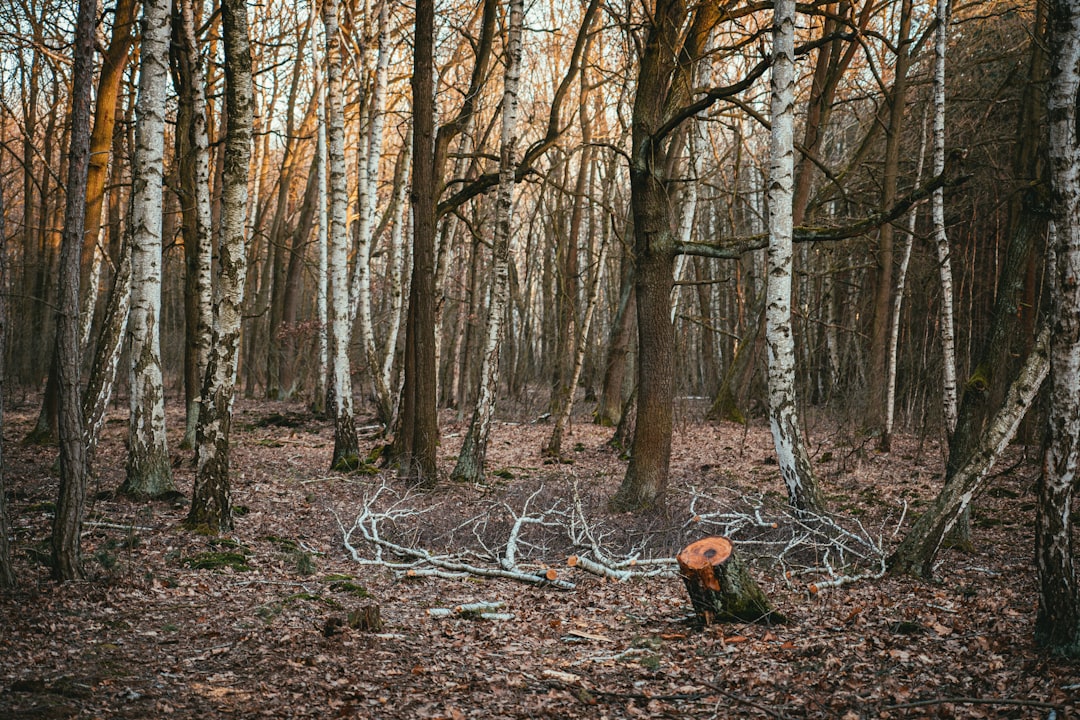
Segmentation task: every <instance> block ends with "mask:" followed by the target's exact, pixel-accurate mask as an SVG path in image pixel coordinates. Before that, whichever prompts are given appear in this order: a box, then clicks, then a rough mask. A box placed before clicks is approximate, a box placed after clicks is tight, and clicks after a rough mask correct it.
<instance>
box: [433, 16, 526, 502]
mask: <svg viewBox="0 0 1080 720" xmlns="http://www.w3.org/2000/svg"><path fill="white" fill-rule="evenodd" d="M524 7H525V3H524V0H510V22H509V25H508V27H507V33H506V35H507V37H506V72H505V75H504V79H503V99H502V128H501V133H502V135H501V141H500V153H499V189H498V194H497V196H496V199H495V237H494V239H493V241H492V249H491V252H492V264H493V267H492V275H493V277H492V281H491V289H490V294H491V297H490V302H489V303H488V319H487V335H486V338H485V341H484V354H483V360H482V362H481V366H480V387H479V391H478V392H477V398H476V405H475V407H474V408H473V415H472V420H471V421H470V423H469V430H468V432H467V433H466V434H465V439H464V441H463V442H462V447H461V452H460V453H459V454H458V461H457V465H456V466H455V467H454V472H453V474H452V476H451V477H453V479H455V480H459V481H467V482H478V481H480V480H482V479H483V477H484V462H485V459H486V456H487V443H488V437H489V434H490V432H491V419H492V417H493V416H494V415H495V396H496V391H497V390H498V384H499V351H500V349H501V345H502V326H503V317H504V316H505V314H506V305H507V299H508V298H507V296H508V294H509V287H508V278H509V263H510V236H511V232H512V229H511V226H510V223H511V220H512V218H511V213H512V210H513V204H514V171H515V169H516V167H517V146H518V142H519V140H520V135H519V131H518V127H517V116H518V85H519V82H520V79H521V55H522V38H521V36H522V24H523V22H524Z"/></svg>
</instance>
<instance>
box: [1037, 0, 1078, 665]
mask: <svg viewBox="0 0 1080 720" xmlns="http://www.w3.org/2000/svg"><path fill="white" fill-rule="evenodd" d="M1049 17H1050V38H1049V42H1048V43H1047V45H1048V46H1049V48H1050V54H1051V64H1050V88H1049V93H1048V95H1047V118H1048V120H1049V122H1050V135H1049V154H1050V179H1051V208H1052V212H1053V218H1054V242H1053V244H1052V249H1053V270H1052V272H1051V280H1050V297H1051V302H1052V305H1051V310H1050V313H1051V320H1050V321H1051V324H1052V327H1053V329H1054V334H1053V336H1052V337H1051V339H1050V408H1049V413H1048V418H1047V425H1048V433H1047V435H1048V438H1047V446H1046V455H1045V460H1044V462H1043V473H1042V477H1041V479H1040V482H1039V508H1038V512H1037V513H1036V519H1035V565H1036V568H1037V570H1038V576H1039V612H1038V616H1037V618H1036V621H1035V638H1036V640H1038V642H1039V643H1040V644H1041V645H1043V646H1045V647H1048V648H1050V649H1052V650H1054V651H1056V652H1059V653H1062V654H1065V655H1070V656H1074V657H1075V656H1080V589H1078V583H1077V577H1076V568H1075V565H1074V561H1073V544H1072V530H1073V528H1072V515H1071V505H1072V496H1073V493H1075V492H1076V489H1077V487H1078V486H1080V477H1078V470H1080V468H1078V467H1077V466H1078V464H1080V462H1078V454H1080V387H1078V386H1080V283H1078V282H1077V278H1080V134H1078V132H1077V127H1076V122H1077V120H1078V114H1077V100H1078V99H1080V0H1053V1H1052V2H1051V3H1050V16H1049Z"/></svg>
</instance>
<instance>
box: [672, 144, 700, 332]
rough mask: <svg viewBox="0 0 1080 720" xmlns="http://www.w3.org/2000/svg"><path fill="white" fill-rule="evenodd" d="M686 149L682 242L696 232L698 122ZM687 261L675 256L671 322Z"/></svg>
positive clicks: (680, 296)
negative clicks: (688, 166) (686, 168)
mask: <svg viewBox="0 0 1080 720" xmlns="http://www.w3.org/2000/svg"><path fill="white" fill-rule="evenodd" d="M686 150H687V154H688V155H689V160H690V162H689V165H690V170H691V173H690V178H689V179H688V181H687V183H686V193H685V197H684V198H683V206H682V214H681V215H680V216H679V243H681V244H686V243H689V242H690V239H691V237H692V236H693V233H694V216H695V214H696V213H697V203H698V190H697V186H698V177H699V176H700V173H701V160H700V158H699V153H698V128H697V125H696V124H695V125H694V127H692V128H690V132H689V133H688V134H687V138H686ZM686 262H687V257H686V255H679V256H678V257H677V258H675V271H674V273H673V275H674V278H675V288H674V289H673V290H672V292H671V322H673V323H674V322H675V318H677V317H678V316H679V300H680V299H681V298H682V288H681V287H680V286H679V282H681V281H682V279H683V276H684V274H685V272H686Z"/></svg>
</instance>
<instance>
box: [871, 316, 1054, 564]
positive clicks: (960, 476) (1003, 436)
mask: <svg viewBox="0 0 1080 720" xmlns="http://www.w3.org/2000/svg"><path fill="white" fill-rule="evenodd" d="M1048 341H1049V331H1048V330H1044V331H1043V332H1042V333H1041V334H1040V335H1039V338H1038V339H1037V340H1036V344H1035V347H1034V348H1033V349H1032V351H1031V354H1030V355H1029V356H1028V359H1027V361H1026V362H1025V363H1024V367H1023V368H1022V369H1021V371H1020V374H1019V376H1018V377H1017V378H1016V380H1015V381H1014V382H1013V384H1012V386H1011V387H1010V388H1009V392H1008V396H1007V397H1006V398H1005V403H1004V404H1003V405H1002V408H1001V410H999V411H998V413H997V415H996V416H995V417H994V418H993V420H992V421H991V422H990V423H989V425H987V427H986V430H985V431H984V432H983V434H982V436H981V437H980V438H979V442H978V443H977V445H976V447H975V448H974V450H973V452H972V453H971V455H970V456H969V459H968V461H967V463H965V464H964V466H963V467H961V468H960V469H959V470H957V471H956V472H955V473H954V474H953V476H952V477H951V478H950V479H949V480H948V482H946V483H945V487H943V488H942V489H941V492H940V493H938V496H937V498H936V499H935V500H934V502H933V504H931V506H930V507H929V508H927V510H926V512H924V513H923V514H922V515H921V516H920V517H919V519H918V520H917V521H916V523H915V525H914V526H913V527H912V528H911V530H909V531H908V534H907V535H906V536H905V537H904V540H903V541H902V542H901V543H900V545H899V546H897V548H896V550H894V551H893V553H892V555H891V556H889V560H888V565H889V569H890V570H891V571H893V572H901V573H907V574H910V575H920V576H922V577H930V576H931V575H932V574H933V571H934V559H935V558H936V557H937V552H938V549H939V548H940V547H941V543H942V541H943V540H944V538H945V534H946V533H947V532H949V530H950V529H951V528H952V527H953V526H954V525H955V524H956V522H957V520H959V518H960V517H961V515H962V514H963V512H964V510H966V509H967V508H968V507H969V506H970V504H971V501H972V499H973V498H974V497H975V495H976V494H977V493H978V491H979V490H980V489H981V488H982V486H983V484H984V483H985V481H986V477H987V475H988V474H989V473H990V470H991V468H993V466H994V463H995V462H996V461H997V459H998V457H999V456H1000V455H1001V453H1002V452H1003V451H1004V450H1005V448H1007V447H1008V445H1009V443H1010V442H1011V441H1012V439H1013V437H1015V435H1016V428H1017V427H1018V426H1019V425H1020V421H1021V420H1023V419H1024V415H1025V414H1026V413H1027V410H1028V408H1029V407H1030V406H1031V403H1032V401H1033V400H1034V399H1035V395H1036V394H1037V393H1038V392H1039V388H1040V387H1042V383H1043V380H1045V379H1046V375H1047V372H1048V371H1049V368H1050V361H1049V358H1048V357H1047V343H1048Z"/></svg>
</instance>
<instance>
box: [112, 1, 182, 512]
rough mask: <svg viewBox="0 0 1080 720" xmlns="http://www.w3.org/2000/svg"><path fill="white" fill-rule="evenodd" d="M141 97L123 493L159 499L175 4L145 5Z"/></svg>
mask: <svg viewBox="0 0 1080 720" xmlns="http://www.w3.org/2000/svg"><path fill="white" fill-rule="evenodd" d="M141 37H142V40H141V44H140V49H139V58H140V59H139V94H138V98H137V100H136V103H135V112H136V123H135V156H134V158H133V161H132V194H133V201H132V225H133V231H132V253H131V314H130V317H129V320H128V337H129V339H130V343H131V346H130V347H131V372H130V383H131V415H130V420H129V446H128V462H127V477H126V479H125V480H124V483H123V485H122V486H121V491H122V492H125V493H129V494H131V495H136V496H148V497H154V496H159V495H162V494H164V493H167V492H171V491H173V490H175V488H174V486H173V482H172V469H171V464H170V462H169V451H168V445H167V443H166V439H165V393H164V388H163V383H162V374H161V347H160V343H161V328H160V318H161V213H162V174H163V168H164V165H163V158H164V148H165V94H166V89H167V83H168V77H169V66H168V62H169V0H147V1H146V2H144V3H143V14H142V34H141Z"/></svg>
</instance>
